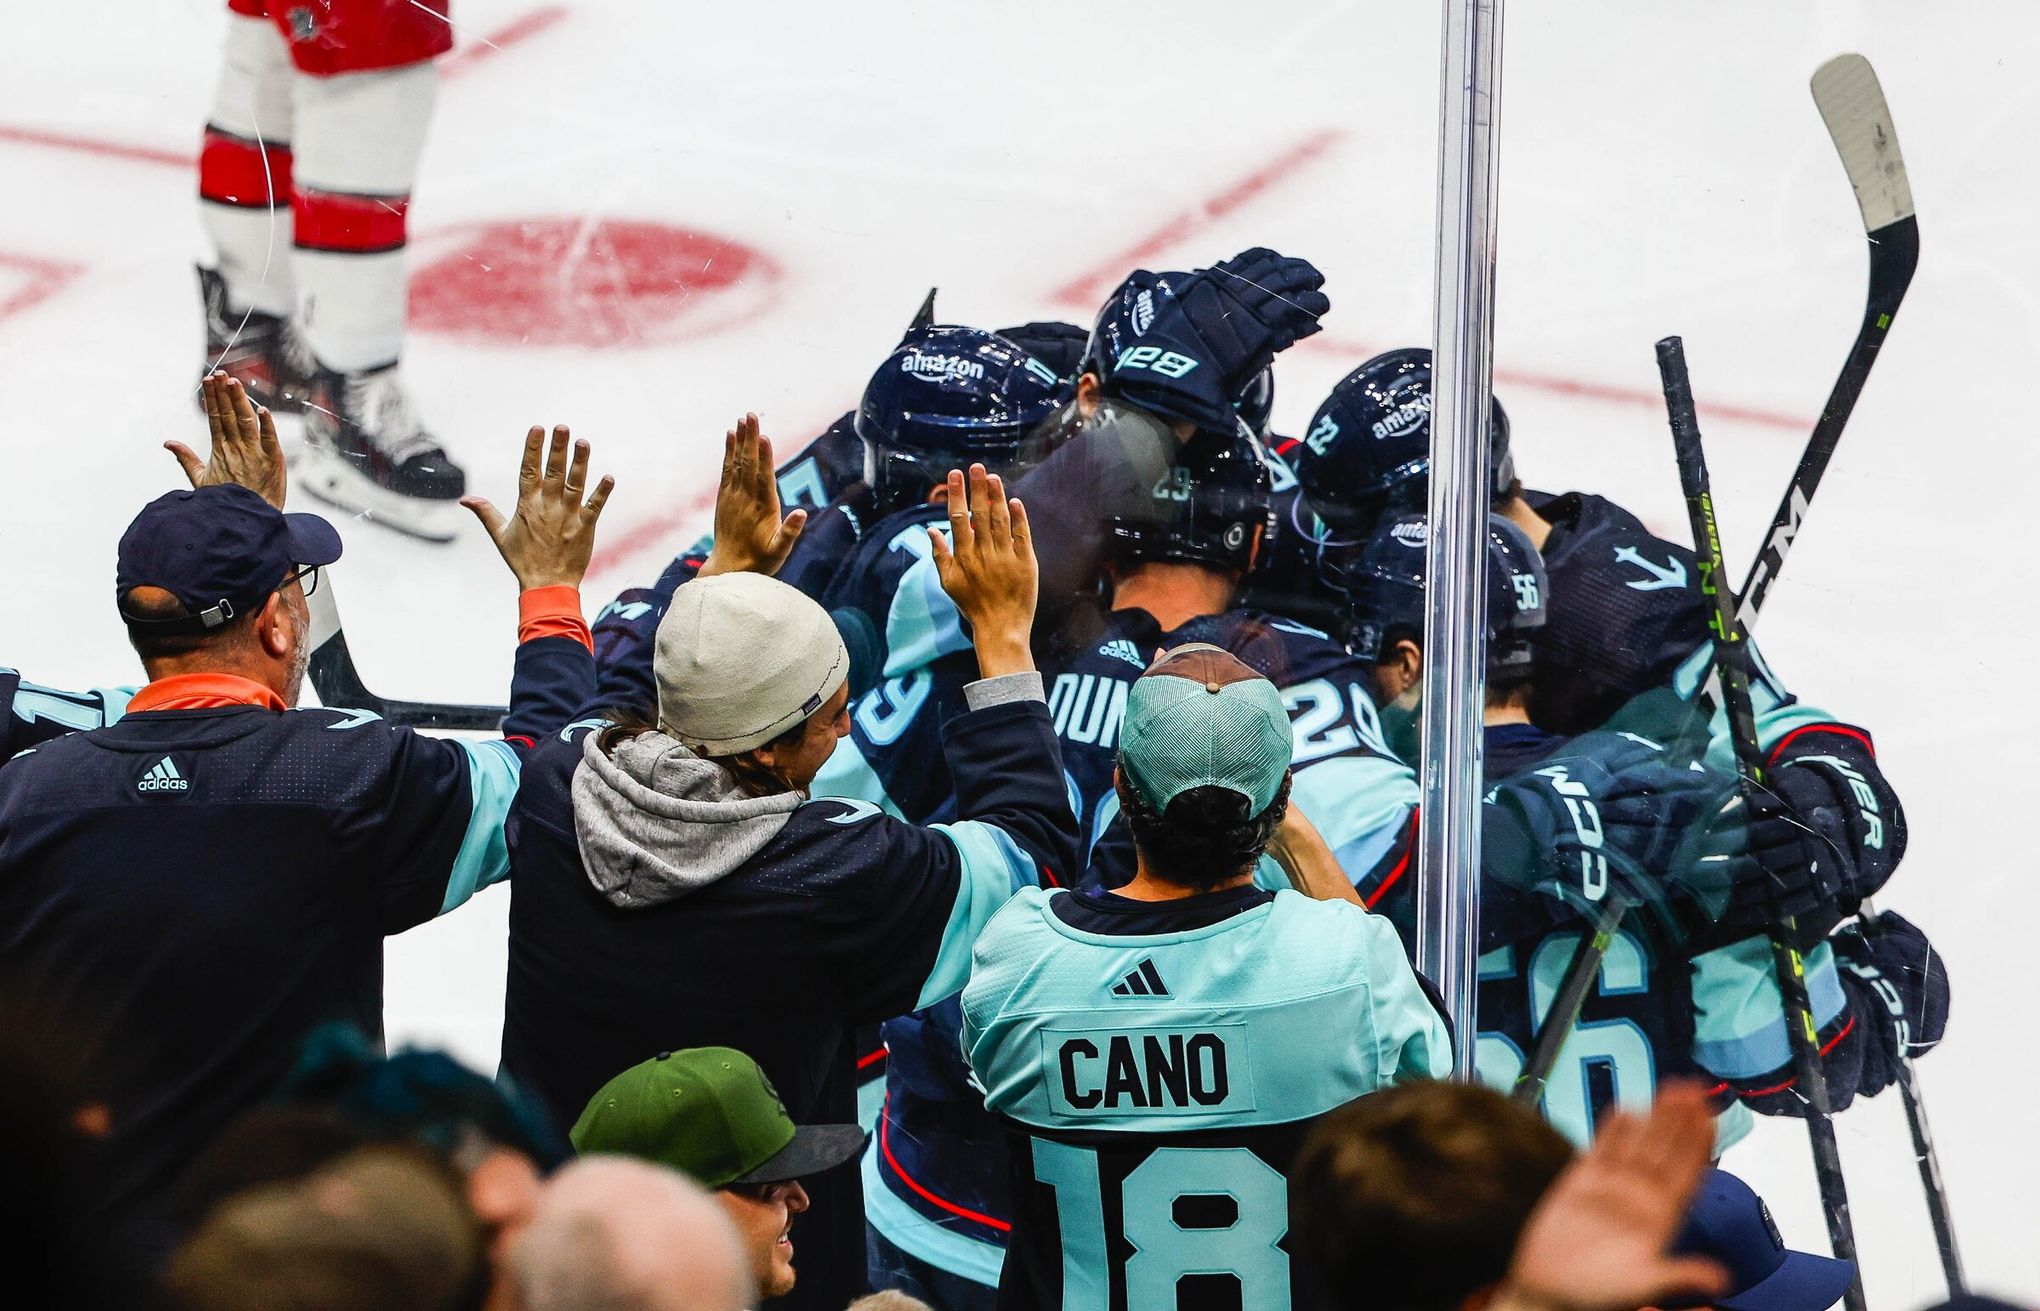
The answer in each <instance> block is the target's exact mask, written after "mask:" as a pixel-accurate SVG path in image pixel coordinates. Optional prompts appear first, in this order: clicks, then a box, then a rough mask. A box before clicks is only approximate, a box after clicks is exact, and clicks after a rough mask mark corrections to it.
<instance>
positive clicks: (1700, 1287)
mask: <svg viewBox="0 0 2040 1311" xmlns="http://www.w3.org/2000/svg"><path fill="white" fill-rule="evenodd" d="M1713 1148H1714V1116H1713V1113H1712V1112H1711V1111H1710V1110H1709V1109H1708V1106H1707V1094H1706V1092H1705V1091H1704V1090H1703V1089H1702V1088H1701V1087H1700V1086H1699V1085H1698V1084H1695V1083H1690V1082H1675V1083H1667V1084H1665V1085H1664V1086H1663V1087H1662V1088H1660V1089H1659V1090H1658V1099H1657V1104H1656V1105H1654V1106H1652V1107H1651V1109H1650V1114H1649V1115H1648V1116H1641V1115H1633V1114H1630V1113H1628V1112H1626V1111H1625V1112H1618V1113H1617V1114H1615V1115H1613V1116H1611V1117H1609V1118H1608V1119H1607V1120H1606V1121H1604V1122H1603V1124H1602V1128H1601V1132H1600V1134H1599V1136H1598V1137H1596V1138H1595V1139H1594V1145H1593V1146H1592V1147H1590V1148H1588V1149H1587V1151H1586V1152H1585V1153H1584V1154H1583V1155H1582V1156H1581V1157H1580V1158H1579V1159H1578V1160H1576V1161H1574V1162H1573V1163H1572V1164H1571V1165H1570V1166H1568V1167H1566V1170H1565V1173H1563V1174H1561V1175H1559V1177H1558V1180H1557V1182H1555V1183H1554V1184H1552V1186H1551V1191H1550V1192H1548V1193H1546V1194H1545V1195H1544V1199H1543V1200H1542V1201H1540V1202H1539V1203H1538V1204H1537V1209H1536V1210H1534V1211H1532V1212H1531V1213H1530V1219H1529V1221H1528V1223H1526V1224H1525V1225H1524V1226H1523V1233H1522V1236H1521V1237H1520V1238H1518V1239H1517V1240H1516V1255H1515V1258H1514V1259H1513V1260H1512V1261H1511V1262H1510V1265H1509V1274H1508V1277H1507V1278H1506V1279H1504V1280H1503V1282H1502V1287H1501V1290H1500V1292H1499V1293H1498V1294H1497V1296H1496V1298H1495V1300H1494V1301H1493V1302H1491V1303H1490V1304H1489V1305H1490V1307H1491V1308H1494V1311H1503V1309H1504V1308H1506V1311H1529V1309H1530V1308H1536V1309H1537V1311H1631V1309H1632V1308H1635V1307H1639V1306H1659V1305H1663V1304H1664V1303H1666V1302H1668V1301H1671V1300H1673V1299H1674V1298H1682V1297H1688V1296H1693V1295H1698V1296H1701V1297H1705V1296H1708V1295H1711V1294H1719V1293H1721V1292H1723V1291H1725V1290H1726V1289H1727V1287H1728V1273H1727V1271H1725V1270H1723V1269H1722V1268H1721V1267H1720V1266H1718V1265H1716V1264H1715V1263H1714V1262H1712V1261H1709V1260H1707V1259H1705V1258H1703V1257H1674V1256H1670V1255H1668V1254H1667V1250H1666V1249H1668V1248H1669V1247H1670V1246H1671V1243H1672V1240H1673V1239H1674V1238H1675V1237H1677V1235H1678V1232H1679V1227H1680V1226H1681V1225H1682V1224H1684V1223H1685V1219H1686V1211H1687V1208H1688V1207H1690V1206H1691V1205H1692V1202H1693V1195H1694V1193H1696V1192H1697V1191H1698V1190H1699V1187H1700V1181H1701V1179H1702V1178H1703V1177H1704V1176H1705V1174H1706V1172H1707V1164H1708V1157H1709V1155H1710V1154H1711V1153H1712V1151H1713Z"/></svg>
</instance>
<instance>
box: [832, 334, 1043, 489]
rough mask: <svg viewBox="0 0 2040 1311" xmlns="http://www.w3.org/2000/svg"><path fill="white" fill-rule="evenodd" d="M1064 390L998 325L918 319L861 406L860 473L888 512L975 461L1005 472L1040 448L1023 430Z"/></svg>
mask: <svg viewBox="0 0 2040 1311" xmlns="http://www.w3.org/2000/svg"><path fill="white" fill-rule="evenodd" d="M1068 400H1069V387H1068V385H1067V384H1066V383H1065V382H1064V381H1063V380H1062V379H1061V378H1060V377H1058V376H1057V374H1056V372H1055V370H1054V369H1052V368H1050V367H1049V366H1048V365H1046V364H1043V363H1042V362H1041V361H1040V360H1038V359H1036V358H1035V357H1034V356H1033V355H1031V354H1029V353H1028V352H1027V351H1025V350H1023V349H1021V348H1020V347H1019V346H1016V345H1014V344H1013V343H1012V342H1010V341H1008V340H1006V339H1005V338H1004V337H1001V336H999V335H998V334H996V333H991V332H985V331H983V330H981V329H978V328H961V327H954V326H946V325H937V326H934V327H926V328H917V329H914V330H912V331H910V332H908V333H907V335H906V337H905V338H904V339H902V340H901V342H900V344H899V347H898V348H897V349H895V350H894V351H893V353H892V354H891V355H889V356H887V357H886V361H885V363H883V364H881V365H879V366H878V371H877V372H876V373H874V374H872V375H871V381H870V382H869V383H868V384H866V386H865V388H864V398H863V400H862V401H860V402H859V403H858V406H857V419H856V428H857V436H858V437H859V438H860V439H861V440H862V441H863V443H864V480H865V482H866V483H867V484H869V485H870V487H871V490H872V493H873V495H874V496H875V497H876V498H877V500H878V503H879V505H880V506H881V507H882V508H883V509H884V510H885V511H887V512H890V511H893V510H897V509H900V508H902V507H904V506H906V505H910V504H913V503H914V502H917V501H919V500H922V499H923V498H925V497H926V496H927V494H928V490H929V489H930V488H931V487H933V486H935V485H936V484H937V483H939V482H941V481H942V480H943V478H944V477H946V476H947V475H948V473H949V471H950V470H951V469H961V468H965V467H967V466H968V465H969V464H970V463H971V462H972V461H978V462H980V463H982V464H984V466H985V467H986V468H988V469H990V470H992V471H993V472H994V473H998V474H1001V475H1003V476H1007V477H1011V476H1012V475H1014V474H1016V473H1018V472H1020V471H1021V470H1022V469H1023V468H1024V467H1026V465H1027V464H1028V463H1030V462H1031V460H1032V459H1036V458H1039V453H1038V452H1035V451H1033V450H1032V446H1031V443H1030V442H1029V440H1028V439H1029V437H1030V436H1031V435H1033V434H1034V433H1035V432H1036V431H1037V430H1038V429H1040V428H1041V427H1042V426H1043V424H1044V422H1045V421H1046V420H1048V419H1050V418H1052V417H1054V416H1055V415H1056V414H1057V412H1058V411H1060V410H1061V409H1062V407H1063V406H1064V404H1065V403H1067V401H1068Z"/></svg>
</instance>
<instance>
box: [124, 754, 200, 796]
mask: <svg viewBox="0 0 2040 1311" xmlns="http://www.w3.org/2000/svg"><path fill="white" fill-rule="evenodd" d="M135 790H136V791H137V792H189V791H190V790H191V784H190V783H189V782H188V781H187V780H186V779H185V777H184V775H182V774H180V773H178V772H177V762H176V761H174V760H172V759H170V757H168V756H165V757H163V758H162V759H161V760H159V761H157V762H156V763H155V764H154V765H151V766H150V767H149V772H148V773H146V774H144V775H142V776H141V778H140V779H138V780H137V781H136V782H135Z"/></svg>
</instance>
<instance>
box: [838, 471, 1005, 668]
mask: <svg viewBox="0 0 2040 1311" xmlns="http://www.w3.org/2000/svg"><path fill="white" fill-rule="evenodd" d="M931 525H933V526H935V527H936V528H938V529H942V530H945V531H946V529H947V525H948V519H947V516H946V515H945V513H944V511H943V508H942V507H941V506H939V505H932V504H930V505H912V506H908V507H907V508H906V509H904V510H900V511H898V512H897V513H894V514H891V515H888V516H887V517H886V518H885V519H883V520H881V521H879V522H878V523H877V524H875V525H873V526H872V528H871V529H870V531H869V532H867V533H866V534H865V537H864V540H863V541H862V542H860V543H859V544H858V547H857V551H856V553H855V554H854V555H853V556H852V557H851V558H850V559H848V560H846V561H845V562H844V564H843V567H842V568H841V569H840V570H838V571H837V573H836V577H835V580H834V581H833V582H832V583H831V584H830V587H829V590H828V592H827V594H826V595H825V596H824V597H823V598H822V605H823V606H824V607H825V608H826V609H828V610H829V611H831V612H832V613H836V614H837V615H838V620H837V623H838V626H839V627H841V626H843V625H844V622H845V620H844V617H843V612H846V611H847V612H849V614H851V615H854V616H856V619H854V620H852V621H851V622H852V623H854V625H855V626H856V628H858V629H859V630H863V631H867V632H869V633H870V634H872V635H874V638H875V642H876V645H877V649H878V650H879V651H880V652H882V655H881V657H880V668H879V670H878V674H879V676H881V677H884V678H898V677H901V676H903V675H906V674H909V673H912V672H913V671H914V670H917V669H921V668H923V667H925V666H927V665H930V664H932V663H934V662H935V661H936V660H938V659H940V658H941V657H943V656H945V655H953V654H956V653H958V652H961V651H967V650H969V649H970V639H969V637H967V636H966V635H965V634H964V631H963V620H962V616H961V615H960V614H958V612H957V609H956V605H955V603H954V602H953V601H951V600H950V599H949V595H948V593H946V592H944V591H943V590H942V577H941V574H940V573H939V572H938V571H937V570H936V568H935V560H934V553H933V550H932V549H931V548H930V547H929V545H928V528H929V527H930V526H931Z"/></svg>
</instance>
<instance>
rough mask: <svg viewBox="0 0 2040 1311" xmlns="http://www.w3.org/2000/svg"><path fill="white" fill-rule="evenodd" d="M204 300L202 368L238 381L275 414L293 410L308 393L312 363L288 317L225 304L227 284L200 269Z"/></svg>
mask: <svg viewBox="0 0 2040 1311" xmlns="http://www.w3.org/2000/svg"><path fill="white" fill-rule="evenodd" d="M198 287H199V294H200V295H201V296H202V297H203V298H204V301H205V372H207V373H211V372H213V371H214V370H218V371H220V372H223V373H226V374H229V375H231V376H232V377H234V378H237V379H239V380H240V383H241V386H243V387H245V388H246V389H247V391H248V398H249V399H250V400H252V401H254V402H255V403H256V404H257V405H263V406H267V407H268V408H269V409H270V410H271V411H272V412H274V413H277V414H297V413H300V412H301V411H303V409H304V408H305V401H306V399H307V398H308V397H309V396H310V394H311V382H312V372H313V370H314V369H315V368H316V365H315V364H314V363H313V361H312V356H311V352H310V351H308V350H307V349H306V348H305V344H304V339H303V338H302V337H300V336H299V335H298V332H297V329H296V328H295V327H294V326H293V325H292V324H291V321H290V320H289V319H288V318H284V317H282V316H279V315H275V314H265V313H263V312H261V311H260V310H235V309H233V308H231V307H230V306H229V305H228V304H227V283H226V279H224V278H222V277H221V276H220V275H219V273H218V271H217V270H214V269H208V268H200V269H199V270H198Z"/></svg>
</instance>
